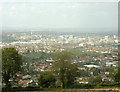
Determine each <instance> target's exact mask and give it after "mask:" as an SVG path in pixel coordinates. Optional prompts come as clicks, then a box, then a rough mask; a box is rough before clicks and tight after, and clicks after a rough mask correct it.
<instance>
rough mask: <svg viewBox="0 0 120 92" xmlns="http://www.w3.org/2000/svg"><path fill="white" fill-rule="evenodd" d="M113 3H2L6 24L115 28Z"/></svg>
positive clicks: (115, 7) (20, 26) (17, 25)
mask: <svg viewBox="0 0 120 92" xmlns="http://www.w3.org/2000/svg"><path fill="white" fill-rule="evenodd" d="M117 21H118V6H117V3H115V2H114V3H113V2H111V3H109V2H108V3H80V2H79V3H74V2H72V3H65V2H63V3H53V2H51V3H42V2H41V3H4V4H3V6H2V25H3V27H8V28H38V29H39V28H115V29H116V28H117V26H118V22H117Z"/></svg>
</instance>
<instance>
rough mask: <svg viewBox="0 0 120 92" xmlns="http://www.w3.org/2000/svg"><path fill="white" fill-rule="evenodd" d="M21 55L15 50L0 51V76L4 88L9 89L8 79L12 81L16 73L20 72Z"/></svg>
mask: <svg viewBox="0 0 120 92" xmlns="http://www.w3.org/2000/svg"><path fill="white" fill-rule="evenodd" d="M21 65H22V55H20V54H18V51H16V49H15V48H12V47H11V48H3V49H2V76H3V82H4V83H5V84H6V87H10V86H11V83H10V79H12V80H14V79H15V77H16V73H17V72H18V71H21Z"/></svg>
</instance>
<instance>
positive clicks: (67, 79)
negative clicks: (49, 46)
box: [2, 48, 120, 92]
mask: <svg viewBox="0 0 120 92" xmlns="http://www.w3.org/2000/svg"><path fill="white" fill-rule="evenodd" d="M2 55H3V56H2V65H3V67H2V74H3V75H2V76H3V83H4V84H5V86H4V87H3V92H7V91H8V90H9V91H12V92H13V91H17V90H18V91H32V90H34V91H35V90H39V91H44V90H62V89H95V88H119V87H120V68H119V67H117V68H115V69H111V73H110V77H111V79H112V81H102V78H101V76H96V77H91V78H90V79H89V82H88V84H81V83H79V82H78V81H77V78H78V77H79V76H80V74H81V71H79V69H78V67H77V65H76V64H75V63H73V62H72V60H71V54H70V52H59V53H55V54H54V55H53V57H52V59H53V60H54V62H53V64H52V66H51V67H50V69H49V70H48V71H44V72H42V73H40V74H39V76H38V79H37V80H38V82H37V83H38V85H35V83H33V84H30V85H28V87H26V88H23V87H19V86H18V87H13V86H12V85H14V84H15V83H16V82H17V81H16V79H17V76H16V73H18V72H22V69H23V67H22V55H20V54H19V53H18V51H16V49H15V48H4V49H2ZM114 70H115V71H114ZM11 80H12V81H11Z"/></svg>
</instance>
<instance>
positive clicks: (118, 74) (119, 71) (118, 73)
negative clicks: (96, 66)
mask: <svg viewBox="0 0 120 92" xmlns="http://www.w3.org/2000/svg"><path fill="white" fill-rule="evenodd" d="M109 72H110V74H109V77H110V78H111V79H113V81H114V82H120V67H112V68H109Z"/></svg>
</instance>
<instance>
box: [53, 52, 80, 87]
mask: <svg viewBox="0 0 120 92" xmlns="http://www.w3.org/2000/svg"><path fill="white" fill-rule="evenodd" d="M53 59H54V61H55V62H54V63H53V65H52V70H53V71H54V72H55V74H56V77H57V79H58V80H60V81H61V85H62V88H67V87H70V86H72V85H73V84H74V81H75V79H76V77H77V74H78V68H77V66H76V65H75V64H73V63H72V61H71V54H70V53H69V52H61V53H55V55H54V56H53Z"/></svg>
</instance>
